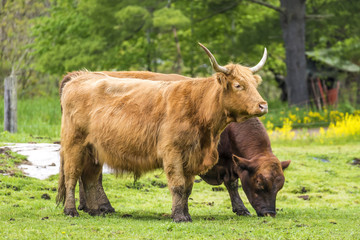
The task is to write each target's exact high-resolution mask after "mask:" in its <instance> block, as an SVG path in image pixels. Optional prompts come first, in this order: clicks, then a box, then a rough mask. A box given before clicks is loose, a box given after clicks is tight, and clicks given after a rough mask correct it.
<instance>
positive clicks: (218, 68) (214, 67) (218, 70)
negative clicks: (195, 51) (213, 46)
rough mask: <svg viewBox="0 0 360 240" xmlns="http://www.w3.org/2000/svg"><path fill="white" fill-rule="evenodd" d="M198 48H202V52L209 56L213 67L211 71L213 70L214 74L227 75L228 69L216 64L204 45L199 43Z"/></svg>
mask: <svg viewBox="0 0 360 240" xmlns="http://www.w3.org/2000/svg"><path fill="white" fill-rule="evenodd" d="M199 45H200V47H202V48H203V49H204V51H205V52H206V54H207V55H208V56H209V59H210V62H211V65H212V67H213V69H214V70H215V72H222V73H225V74H229V72H230V71H229V69H227V68H226V67H223V66H220V65H219V64H218V63H217V62H216V59H215V57H214V55H212V53H211V52H210V51H209V49H207V48H206V47H205V46H204V45H202V44H201V43H199Z"/></svg>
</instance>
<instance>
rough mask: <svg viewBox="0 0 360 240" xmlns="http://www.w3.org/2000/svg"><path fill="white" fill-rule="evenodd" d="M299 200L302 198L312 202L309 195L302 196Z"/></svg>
mask: <svg viewBox="0 0 360 240" xmlns="http://www.w3.org/2000/svg"><path fill="white" fill-rule="evenodd" d="M298 198H302V199H304V200H310V197H309V195H301V196H298Z"/></svg>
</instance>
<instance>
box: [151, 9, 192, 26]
mask: <svg viewBox="0 0 360 240" xmlns="http://www.w3.org/2000/svg"><path fill="white" fill-rule="evenodd" d="M153 21H154V26H155V27H159V28H161V29H164V30H170V29H171V28H173V27H176V28H182V27H185V26H187V25H189V24H190V20H189V19H188V18H187V17H185V16H184V14H183V13H182V12H181V10H179V9H172V8H162V9H159V10H157V11H155V12H154V19H153Z"/></svg>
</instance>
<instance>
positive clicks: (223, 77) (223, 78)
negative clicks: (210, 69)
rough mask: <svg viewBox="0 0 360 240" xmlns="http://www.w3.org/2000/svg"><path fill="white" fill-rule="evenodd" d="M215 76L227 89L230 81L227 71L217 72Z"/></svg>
mask: <svg viewBox="0 0 360 240" xmlns="http://www.w3.org/2000/svg"><path fill="white" fill-rule="evenodd" d="M215 78H216V80H217V81H218V83H219V84H220V85H221V86H222V87H223V88H224V89H227V85H228V82H227V80H226V75H225V73H216V75H215Z"/></svg>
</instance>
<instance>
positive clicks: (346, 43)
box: [0, 0, 360, 239]
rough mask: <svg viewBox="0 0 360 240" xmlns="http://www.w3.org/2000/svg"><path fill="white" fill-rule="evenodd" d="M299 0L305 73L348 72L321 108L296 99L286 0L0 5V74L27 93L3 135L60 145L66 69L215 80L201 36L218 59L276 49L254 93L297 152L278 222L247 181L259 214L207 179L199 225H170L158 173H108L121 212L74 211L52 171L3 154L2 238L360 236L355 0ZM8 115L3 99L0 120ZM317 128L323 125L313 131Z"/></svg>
mask: <svg viewBox="0 0 360 240" xmlns="http://www.w3.org/2000/svg"><path fill="white" fill-rule="evenodd" d="M289 1H290V0H289ZM291 1H292V2H297V3H299V2H303V3H305V12H304V18H303V21H304V22H303V23H305V26H306V28H305V33H304V35H305V43H304V44H305V50H306V56H307V57H306V60H307V63H308V68H307V70H306V73H309V72H311V73H312V74H315V77H320V78H322V79H327V78H329V77H332V78H335V79H336V80H338V81H340V86H341V87H340V93H339V97H340V99H339V100H340V103H339V105H338V106H327V107H326V108H320V109H318V110H316V108H315V105H314V103H313V102H312V101H311V100H309V101H306V106H303V107H298V106H290V107H289V104H288V103H292V102H291V101H290V102H287V100H288V98H287V94H288V89H287V88H286V83H287V82H286V81H289V80H286V77H287V75H286V74H287V61H289V58H288V56H287V54H286V46H289V44H290V46H291V42H290V43H289V42H286V41H285V40H284V37H283V32H284V25H283V24H284V19H285V20H286V18H284V8H283V6H284V5H283V4H284V2H286V1H285V0H284V1H283V0H280V1H279V0H267V1H265V0H263V1H261V0H181V1H180V0H157V1H155V0H146V1H140V0H131V1H130V0H122V1H111V0H87V1H85V0H62V1H56V0H2V1H0V19H1V22H0V59H1V60H0V79H4V78H5V77H7V76H9V75H16V76H17V79H18V98H19V102H18V133H17V134H10V133H8V132H0V143H4V142H57V141H59V139H60V136H59V134H60V120H61V113H60V104H59V96H58V84H59V81H61V78H62V76H63V75H64V74H66V72H69V71H73V70H79V69H83V68H86V69H89V70H94V71H95V70H151V71H157V72H163V73H174V72H175V73H180V74H183V75H188V76H204V75H206V76H208V75H210V74H211V73H212V72H211V67H210V64H209V62H208V59H207V56H206V55H205V54H204V53H203V52H202V50H201V49H200V48H199V47H198V46H197V42H202V43H204V44H205V45H206V46H207V47H208V48H209V49H210V50H211V51H212V52H213V53H214V55H215V56H216V58H217V59H218V62H219V63H220V64H222V65H225V64H226V63H228V62H237V63H240V64H243V65H248V66H251V65H254V64H255V63H257V62H258V60H259V58H260V57H261V54H262V51H263V47H264V46H266V47H267V48H268V51H269V60H268V62H267V64H266V65H265V67H264V69H263V70H262V71H261V72H260V74H261V76H262V78H263V79H264V81H263V84H262V85H261V86H260V89H259V90H260V92H261V94H262V95H263V96H264V98H265V99H266V100H268V101H269V105H270V108H269V109H270V112H269V113H268V114H267V115H266V116H264V117H262V118H261V120H262V122H263V123H264V125H265V126H266V128H267V130H268V133H269V135H270V138H271V141H272V146H273V150H274V153H275V154H276V155H277V157H278V158H279V159H280V160H287V159H291V160H292V163H291V165H290V167H289V168H288V169H287V170H286V171H285V176H286V183H285V186H284V188H283V190H281V191H280V193H279V195H278V198H277V208H278V215H277V217H276V218H258V217H256V214H255V212H254V210H253V209H252V208H251V206H250V205H249V203H248V201H247V199H246V197H245V195H244V194H243V193H242V191H241V189H239V190H240V194H241V196H242V199H243V200H244V202H245V205H246V206H247V207H248V208H249V210H250V211H251V213H252V216H251V217H238V216H236V215H235V214H233V213H232V212H231V204H230V200H229V197H228V194H227V192H226V190H225V188H224V187H221V188H217V190H220V191H215V190H213V186H210V185H207V184H206V183H204V182H199V183H196V184H195V186H194V191H193V193H192V195H191V199H190V201H189V204H190V213H191V214H192V217H193V221H194V222H193V223H182V224H175V223H173V222H172V221H171V218H170V212H171V197H170V194H169V191H168V189H167V188H166V186H165V185H166V179H165V176H164V174H163V173H162V172H161V171H160V170H159V171H155V172H152V173H148V174H147V175H145V176H144V177H142V178H141V179H140V180H139V181H138V182H137V183H136V184H134V183H133V178H132V177H130V176H129V177H125V178H118V179H116V178H115V177H114V176H113V175H105V176H104V187H105V190H106V192H107V194H108V196H109V199H110V201H111V202H112V204H113V206H114V207H115V209H116V211H117V212H116V213H115V214H111V215H108V216H107V217H105V218H103V217H90V216H88V215H87V214H84V213H81V216H80V218H69V217H66V216H64V215H63V213H62V207H56V206H55V201H54V199H55V195H56V186H57V176H54V177H51V178H50V179H47V180H42V181H41V180H37V179H32V178H28V177H25V176H24V175H23V173H22V172H21V171H20V170H19V169H18V168H17V165H18V164H20V163H23V162H24V161H26V160H25V158H24V157H22V156H19V155H16V154H14V153H11V152H8V151H3V150H2V151H1V152H0V173H1V174H0V235H1V237H2V238H4V239H7V238H9V239H49V238H51V239H52V238H56V239H68V238H71V239H82V238H84V236H87V237H88V236H90V237H91V238H93V239H103V238H110V239H169V238H187V239H209V238H210V239H212V238H213V239H274V238H276V239H310V238H311V239H326V238H327V239H358V237H359V235H360V230H359V229H360V221H359V217H358V216H359V214H360V207H359V204H360V202H359V199H360V191H359V186H360V177H359V165H358V164H359V161H360V160H359V157H360V145H359V143H360V127H359V126H360V112H359V110H358V109H359V107H360V76H359V70H357V69H359V65H360V44H359V42H360V41H359V40H360V39H359V36H360V18H359V17H356V16H358V13H359V12H360V1H357V0H347V1H338V0H311V1H310V0H308V1H303V0H291ZM285 23H286V21H285ZM290 60H291V59H290ZM294 60H296V58H294ZM354 69H355V70H354ZM2 85H3V81H0V93H2V92H3V86H2ZM290 105H291V104H290ZM3 112H4V111H3V100H0V125H3V115H2V114H3ZM313 127H315V128H316V129H315V130H314V131H315V133H314V132H313V131H308V130H306V129H305V130H304V128H313ZM222 190H225V191H222Z"/></svg>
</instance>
